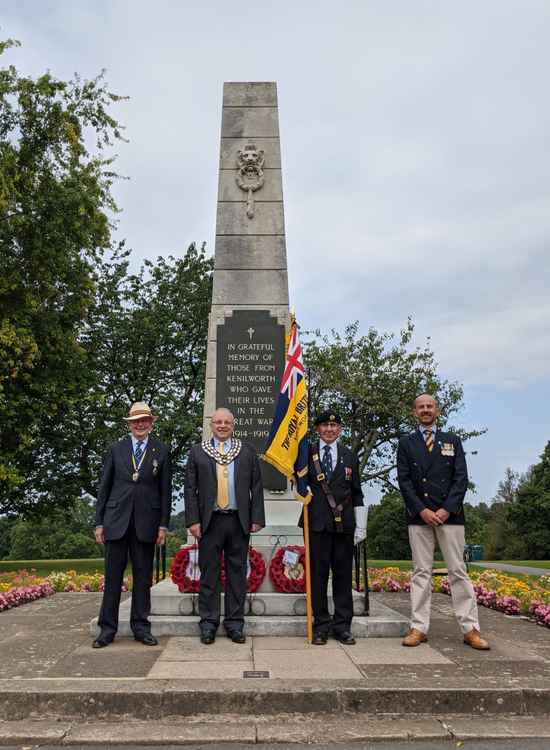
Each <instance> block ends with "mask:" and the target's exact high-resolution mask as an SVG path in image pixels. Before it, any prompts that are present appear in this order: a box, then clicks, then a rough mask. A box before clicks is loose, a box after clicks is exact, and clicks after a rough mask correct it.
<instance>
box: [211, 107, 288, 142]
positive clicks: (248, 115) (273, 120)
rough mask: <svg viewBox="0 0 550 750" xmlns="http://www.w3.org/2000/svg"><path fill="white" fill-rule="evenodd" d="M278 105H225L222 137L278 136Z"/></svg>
mask: <svg viewBox="0 0 550 750" xmlns="http://www.w3.org/2000/svg"><path fill="white" fill-rule="evenodd" d="M278 137H279V118H278V115H277V109H276V107H224V108H223V110H222V138H278Z"/></svg>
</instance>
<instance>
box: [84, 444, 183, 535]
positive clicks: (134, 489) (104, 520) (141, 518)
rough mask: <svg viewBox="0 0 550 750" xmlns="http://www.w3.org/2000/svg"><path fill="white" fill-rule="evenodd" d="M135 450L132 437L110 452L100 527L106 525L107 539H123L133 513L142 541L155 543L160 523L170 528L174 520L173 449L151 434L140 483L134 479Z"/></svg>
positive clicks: (101, 497)
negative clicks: (171, 518) (171, 458)
mask: <svg viewBox="0 0 550 750" xmlns="http://www.w3.org/2000/svg"><path fill="white" fill-rule="evenodd" d="M132 453H133V448H132V439H131V437H130V436H128V437H125V438H123V439H122V440H121V441H120V442H118V443H115V444H114V445H112V446H111V447H110V448H109V450H108V452H107V455H106V457H105V461H104V464H103V471H102V474H101V482H100V485H99V492H98V496H97V505H96V516H95V518H96V526H103V533H104V534H105V540H106V541H114V540H116V539H121V538H122V537H123V536H124V534H125V533H126V530H127V528H128V524H129V523H130V518H131V516H132V512H133V514H134V523H135V527H136V535H137V538H138V539H139V540H140V541H142V542H155V541H156V538H157V535H158V529H159V526H165V527H166V528H168V523H169V521H170V511H171V508H172V467H171V462H170V451H169V450H168V448H167V447H166V446H165V445H164V444H163V443H161V442H160V441H159V440H157V439H156V438H154V437H153V436H152V435H149V440H148V442H147V451H146V453H145V456H144V458H143V463H142V464H141V467H140V470H139V481H138V482H134V481H133V480H132V474H133V472H134V466H133V463H132Z"/></svg>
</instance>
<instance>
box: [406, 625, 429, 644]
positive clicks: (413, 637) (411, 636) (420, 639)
mask: <svg viewBox="0 0 550 750" xmlns="http://www.w3.org/2000/svg"><path fill="white" fill-rule="evenodd" d="M427 640H428V636H427V635H426V633H423V632H422V631H421V630H417V629H416V628H411V629H410V630H409V632H408V633H407V635H406V636H405V637H404V638H403V641H402V644H401V645H403V646H420V644H421V643H426V641H427Z"/></svg>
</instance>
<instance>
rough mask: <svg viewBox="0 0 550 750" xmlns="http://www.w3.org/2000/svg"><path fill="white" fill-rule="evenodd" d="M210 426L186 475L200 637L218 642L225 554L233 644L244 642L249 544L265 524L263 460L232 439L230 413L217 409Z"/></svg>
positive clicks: (229, 633) (229, 631)
mask: <svg viewBox="0 0 550 750" xmlns="http://www.w3.org/2000/svg"><path fill="white" fill-rule="evenodd" d="M210 426H211V429H212V439H211V440H205V441H203V442H202V443H199V444H198V445H194V446H193V447H192V448H191V450H190V452H189V457H188V460H187V469H186V475H185V520H186V523H187V526H188V528H189V531H190V532H191V534H192V535H193V536H194V537H195V539H197V540H198V544H199V567H200V570H201V580H200V589H199V615H200V622H199V626H200V637H201V641H202V643H206V644H209V643H214V640H215V637H216V631H217V629H218V626H219V624H220V590H221V587H220V564H221V556H222V553H223V556H224V565H225V597H224V620H223V626H224V628H225V631H226V633H227V636H228V637H229V638H231V640H232V641H233V642H234V643H244V642H245V640H246V637H245V634H244V604H245V599H246V570H247V558H248V542H249V538H250V534H251V533H255V532H257V531H260V529H262V528H263V527H264V526H265V511H264V491H263V485H262V475H261V472H260V462H259V460H258V456H257V455H256V452H255V451H254V449H253V448H252V447H251V446H250V445H245V444H244V443H242V442H241V441H240V440H238V439H237V438H235V437H233V431H234V429H235V420H234V417H233V414H232V413H231V412H230V411H229V410H228V409H216V411H215V412H214V414H213V415H212V418H211V420H210Z"/></svg>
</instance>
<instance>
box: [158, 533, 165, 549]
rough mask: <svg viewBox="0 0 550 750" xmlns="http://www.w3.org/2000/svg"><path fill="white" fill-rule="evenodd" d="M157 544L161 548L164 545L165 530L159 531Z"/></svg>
mask: <svg viewBox="0 0 550 750" xmlns="http://www.w3.org/2000/svg"><path fill="white" fill-rule="evenodd" d="M157 544H158V545H160V546H161V547H163V546H164V545H165V544H166V529H159V533H158V536H157Z"/></svg>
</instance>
